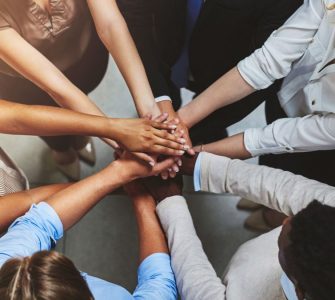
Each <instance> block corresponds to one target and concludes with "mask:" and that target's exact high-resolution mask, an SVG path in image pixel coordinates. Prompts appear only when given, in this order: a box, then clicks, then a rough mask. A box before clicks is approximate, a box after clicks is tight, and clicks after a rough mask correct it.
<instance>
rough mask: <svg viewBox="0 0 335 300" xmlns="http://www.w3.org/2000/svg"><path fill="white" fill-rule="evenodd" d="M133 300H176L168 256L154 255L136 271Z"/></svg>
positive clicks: (173, 279)
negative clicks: (136, 278)
mask: <svg viewBox="0 0 335 300" xmlns="http://www.w3.org/2000/svg"><path fill="white" fill-rule="evenodd" d="M133 296H134V299H141V300H148V299H150V300H151V299H152V300H153V299H160V300H176V299H177V296H178V292H177V286H176V280H175V277H174V274H173V271H172V268H171V259H170V256H169V255H168V254H165V253H155V254H152V255H150V256H149V257H147V258H146V259H145V260H144V261H143V262H142V263H141V265H140V267H139V269H138V286H137V288H136V290H135V292H134V294H133Z"/></svg>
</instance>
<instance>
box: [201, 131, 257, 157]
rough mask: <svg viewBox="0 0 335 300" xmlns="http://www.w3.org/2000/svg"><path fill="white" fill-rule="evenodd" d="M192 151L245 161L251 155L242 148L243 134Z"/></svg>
mask: <svg viewBox="0 0 335 300" xmlns="http://www.w3.org/2000/svg"><path fill="white" fill-rule="evenodd" d="M194 149H195V150H196V151H197V152H200V151H205V152H208V153H212V154H216V155H221V156H227V157H230V158H239V159H247V158H250V157H251V154H250V153H249V152H248V151H247V149H246V148H245V146H244V139H243V133H239V134H236V135H233V136H230V137H227V138H225V139H223V140H220V141H217V142H214V143H210V144H205V145H202V146H196V147H194Z"/></svg>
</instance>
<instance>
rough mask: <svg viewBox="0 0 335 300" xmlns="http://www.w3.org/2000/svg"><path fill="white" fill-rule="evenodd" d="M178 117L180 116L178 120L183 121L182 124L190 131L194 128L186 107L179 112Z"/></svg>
mask: <svg viewBox="0 0 335 300" xmlns="http://www.w3.org/2000/svg"><path fill="white" fill-rule="evenodd" d="M177 115H178V118H179V119H180V120H181V122H183V123H184V124H185V125H186V127H187V128H188V129H191V128H192V126H193V125H194V124H193V123H192V119H191V116H190V114H189V113H188V112H187V109H186V108H185V106H184V107H182V108H181V109H179V110H178V113H177Z"/></svg>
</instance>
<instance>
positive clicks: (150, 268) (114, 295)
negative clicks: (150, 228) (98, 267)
mask: <svg viewBox="0 0 335 300" xmlns="http://www.w3.org/2000/svg"><path fill="white" fill-rule="evenodd" d="M81 274H82V276H83V278H84V279H85V280H86V282H87V285H88V287H89V289H90V291H91V292H92V294H93V296H94V299H95V300H114V299H117V300H134V299H136V300H158V299H159V300H176V299H177V296H178V292H177V286H176V281H175V277H174V274H173V271H172V268H171V260H170V256H169V255H168V254H165V253H155V254H152V255H150V256H149V257H147V258H146V259H145V260H144V261H143V262H142V263H141V265H140V266H139V268H138V285H137V287H136V290H135V292H134V294H133V295H131V294H130V293H129V292H128V291H127V290H126V289H124V288H123V287H121V286H118V285H116V284H113V283H111V282H108V281H105V280H102V279H99V278H96V277H92V276H89V275H87V274H86V273H81Z"/></svg>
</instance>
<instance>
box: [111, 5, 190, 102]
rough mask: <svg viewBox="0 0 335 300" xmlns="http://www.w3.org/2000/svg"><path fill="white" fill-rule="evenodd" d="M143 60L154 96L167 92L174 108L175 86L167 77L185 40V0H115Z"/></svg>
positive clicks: (175, 100)
mask: <svg viewBox="0 0 335 300" xmlns="http://www.w3.org/2000/svg"><path fill="white" fill-rule="evenodd" d="M117 3H118V5H119V8H120V10H121V12H122V14H123V16H124V18H125V20H126V22H127V24H128V28H129V30H130V33H131V35H132V37H133V39H134V41H135V44H136V47H137V49H138V52H139V54H140V56H141V59H142V62H143V64H144V67H145V70H146V73H147V76H148V79H149V82H150V86H151V88H152V91H153V93H154V96H155V97H158V96H163V95H167V96H170V97H171V98H172V100H173V105H174V107H175V109H177V108H179V106H180V102H181V101H180V93H179V89H178V88H177V87H176V86H175V84H174V83H173V82H172V80H171V68H172V66H173V65H174V64H175V63H176V61H177V59H178V58H179V56H180V53H181V50H182V47H183V45H184V42H185V20H186V1H185V0H118V1H117Z"/></svg>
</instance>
